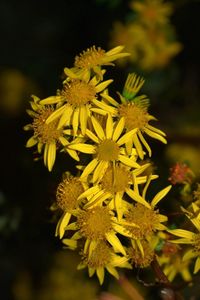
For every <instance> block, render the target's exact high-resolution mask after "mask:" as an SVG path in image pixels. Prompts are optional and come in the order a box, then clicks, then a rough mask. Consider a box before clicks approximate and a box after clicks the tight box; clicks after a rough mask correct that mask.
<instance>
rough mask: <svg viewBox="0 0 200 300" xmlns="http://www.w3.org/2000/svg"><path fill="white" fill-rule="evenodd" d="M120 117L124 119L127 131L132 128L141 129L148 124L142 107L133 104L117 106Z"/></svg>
mask: <svg viewBox="0 0 200 300" xmlns="http://www.w3.org/2000/svg"><path fill="white" fill-rule="evenodd" d="M119 115H120V117H124V118H125V127H126V128H127V129H128V130H132V129H134V128H139V129H141V130H142V129H143V128H144V127H145V126H146V125H147V123H148V116H149V114H148V112H147V109H146V108H145V107H143V106H140V105H137V104H135V103H128V104H121V105H120V106H119Z"/></svg>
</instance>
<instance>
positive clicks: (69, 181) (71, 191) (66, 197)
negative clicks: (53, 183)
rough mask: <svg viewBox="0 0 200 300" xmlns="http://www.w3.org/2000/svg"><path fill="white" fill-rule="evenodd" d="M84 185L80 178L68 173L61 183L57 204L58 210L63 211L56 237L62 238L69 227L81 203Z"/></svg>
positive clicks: (57, 193) (57, 194) (58, 188)
mask: <svg viewBox="0 0 200 300" xmlns="http://www.w3.org/2000/svg"><path fill="white" fill-rule="evenodd" d="M84 188H85V186H84V183H83V182H81V181H80V179H79V177H73V176H72V175H69V174H68V173H67V174H66V176H64V178H63V180H62V181H61V182H60V183H59V185H58V187H57V191H56V203H57V206H58V208H60V209H61V210H62V211H63V214H62V216H61V218H60V219H59V221H58V223H57V227H56V233H55V235H56V236H59V237H60V238H62V237H63V236H64V233H65V227H66V226H67V225H68V223H69V221H70V219H71V216H72V215H73V213H74V211H76V210H77V208H78V207H79V205H80V204H81V201H80V200H79V199H78V198H79V196H80V195H81V194H82V193H83V192H84Z"/></svg>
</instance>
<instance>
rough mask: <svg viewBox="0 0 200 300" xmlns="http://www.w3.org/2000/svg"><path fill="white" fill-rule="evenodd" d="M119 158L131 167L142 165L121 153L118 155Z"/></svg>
mask: <svg viewBox="0 0 200 300" xmlns="http://www.w3.org/2000/svg"><path fill="white" fill-rule="evenodd" d="M118 159H119V160H120V161H121V162H122V163H123V164H125V165H126V166H129V167H133V168H139V167H140V165H138V163H136V162H135V161H134V160H132V159H130V158H128V157H126V156H124V155H119V156H118Z"/></svg>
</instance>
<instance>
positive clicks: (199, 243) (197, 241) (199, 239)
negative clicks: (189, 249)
mask: <svg viewBox="0 0 200 300" xmlns="http://www.w3.org/2000/svg"><path fill="white" fill-rule="evenodd" d="M193 243H194V251H195V252H197V253H198V254H199V253H200V233H199V234H196V235H195V238H194V241H193Z"/></svg>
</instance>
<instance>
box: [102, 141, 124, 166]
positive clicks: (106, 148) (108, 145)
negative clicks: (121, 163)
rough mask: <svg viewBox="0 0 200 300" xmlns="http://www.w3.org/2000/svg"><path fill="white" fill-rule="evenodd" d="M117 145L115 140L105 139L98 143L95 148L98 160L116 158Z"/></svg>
mask: <svg viewBox="0 0 200 300" xmlns="http://www.w3.org/2000/svg"><path fill="white" fill-rule="evenodd" d="M119 150H120V149H119V146H118V145H117V143H116V142H114V141H112V140H109V139H106V140H104V141H103V142H102V143H100V144H99V146H98V148H97V156H98V159H99V160H104V161H113V160H117V159H118V155H119Z"/></svg>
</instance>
